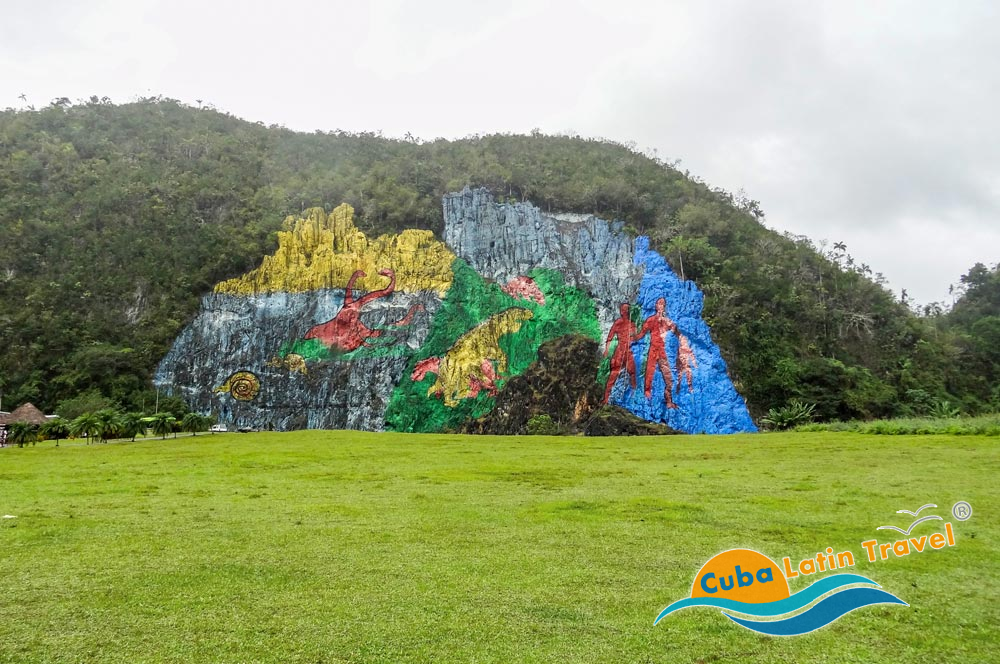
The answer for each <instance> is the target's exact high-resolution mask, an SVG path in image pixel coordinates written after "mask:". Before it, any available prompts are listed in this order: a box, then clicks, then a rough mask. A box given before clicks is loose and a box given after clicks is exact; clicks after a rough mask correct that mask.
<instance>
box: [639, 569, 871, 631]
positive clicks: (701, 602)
mask: <svg viewBox="0 0 1000 664" xmlns="http://www.w3.org/2000/svg"><path fill="white" fill-rule="evenodd" d="M854 583H867V584H871V585H873V586H875V587H877V588H881V587H882V586H880V585H879V584H877V583H875V582H874V581H872V580H871V579H866V578H865V577H863V576H859V575H857V574H834V575H833V576H827V577H824V578H822V579H820V580H819V581H817V582H816V583H814V584H812V585H810V586H809V587H807V588H803V589H802V590H800V591H799V592H797V593H795V594H794V595H791V596H790V597H786V598H785V599H780V600H778V601H776V602H765V603H762V604H754V603H751V602H738V601H736V600H734V599H722V598H715V597H689V598H686V599H682V600H678V601H676V602H674V603H673V604H671V605H670V606H668V607H667V608H665V609H663V611H661V612H660V615H658V616H656V620H655V621H654V622H653V624H654V625H656V624H657V623H659V622H660V621H661V620H663V618H665V617H666V616H667V615H669V614H671V613H673V612H674V611H677V610H680V609H685V608H687V607H689V606H711V607H715V608H717V609H726V610H728V611H733V612H735V613H743V614H745V615H748V616H755V617H757V618H764V617H772V616H781V615H784V614H786V613H792V612H793V611H798V610H799V609H801V608H802V607H804V606H808V605H809V604H812V603H813V602H814V601H815V600H816V598H817V597H819V596H820V595H825V594H826V593H828V592H830V591H831V590H836V589H837V588H842V587H844V586H848V585H851V584H854Z"/></svg>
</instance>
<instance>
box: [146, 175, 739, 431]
mask: <svg viewBox="0 0 1000 664" xmlns="http://www.w3.org/2000/svg"><path fill="white" fill-rule="evenodd" d="M443 213H444V221H445V224H444V227H445V238H444V240H445V241H444V242H440V241H437V240H435V239H434V237H433V236H432V235H431V234H430V233H429V232H426V231H415V230H407V231H403V232H402V233H399V234H398V235H385V236H381V237H379V238H376V239H375V240H370V239H369V238H367V237H366V236H365V235H364V234H363V233H361V232H360V231H359V230H358V229H357V228H356V227H355V226H354V223H353V210H352V209H351V208H350V206H347V205H342V206H340V207H338V208H337V209H336V210H334V211H333V212H332V213H330V214H326V213H325V212H324V211H322V210H318V209H314V210H309V211H307V212H306V213H305V214H304V215H303V216H302V217H298V218H295V217H290V218H289V219H287V220H286V222H285V226H284V230H283V231H281V232H280V233H279V235H278V244H279V246H278V249H277V251H276V252H275V253H274V254H273V255H271V256H267V257H265V258H264V259H263V261H262V263H261V265H260V267H258V268H257V269H255V270H252V271H251V272H249V273H247V274H246V275H243V276H242V277H238V278H235V279H231V280H228V281H225V282H222V283H220V284H219V285H218V286H217V287H216V288H215V292H213V293H211V294H209V295H207V296H205V298H204V300H203V302H202V308H201V311H200V312H199V314H198V316H197V317H196V318H195V320H194V321H193V322H192V323H191V324H190V325H189V326H188V327H187V328H186V329H185V330H184V332H183V333H182V334H181V335H180V336H179V337H178V339H177V340H176V342H175V343H174V346H173V348H172V349H171V350H170V352H169V353H168V354H167V356H166V357H165V358H164V359H163V361H162V362H161V364H160V367H159V369H158V371H157V375H156V379H155V380H156V382H157V384H158V385H160V386H162V387H163V388H165V389H166V390H167V391H169V392H176V393H179V394H181V395H183V396H184V397H185V399H186V400H187V401H188V402H189V403H190V404H191V406H192V408H194V409H195V410H197V411H199V412H203V413H206V414H207V413H213V414H215V415H216V416H217V417H218V418H219V419H220V420H221V421H223V422H227V423H231V424H233V425H236V426H252V427H257V428H275V429H282V430H284V429H294V428H304V427H308V428H354V429H369V430H379V429H382V428H383V427H385V428H391V429H395V430H398V431H441V430H445V429H457V428H460V427H462V426H463V425H464V424H465V423H467V422H469V421H471V420H475V419H477V418H483V417H484V416H489V415H490V414H491V413H492V412H493V411H494V410H495V409H496V408H497V404H498V401H497V400H498V399H501V402H502V403H507V402H509V403H511V404H513V403H515V402H518V399H521V398H522V397H524V395H526V394H528V393H529V392H530V393H532V394H533V393H534V392H535V391H537V390H535V386H536V384H539V381H543V378H544V377H543V376H541V374H539V375H538V376H535V374H532V373H529V376H528V378H527V379H525V380H524V381H518V376H521V375H523V374H525V372H526V371H528V370H529V368H530V367H533V368H532V369H531V371H533V372H535V373H538V372H539V371H540V369H539V367H542V365H545V366H549V367H551V366H553V363H558V362H565V363H567V364H577V365H578V366H580V367H590V368H588V369H587V370H586V373H590V374H591V375H592V379H591V380H592V382H591V384H590V386H589V387H587V386H580V385H577V386H576V387H574V391H575V392H579V393H580V394H581V395H586V396H585V397H584V399H585V401H586V402H587V403H586V404H585V405H586V410H588V411H589V410H590V409H593V408H594V407H596V406H597V405H598V404H599V403H600V402H602V401H604V402H607V403H611V404H615V405H618V406H621V407H623V408H625V409H627V410H628V411H630V412H631V413H634V414H636V415H638V416H640V417H642V418H644V419H646V420H648V421H652V422H660V423H666V424H669V425H670V427H672V428H673V429H677V430H681V431H687V432H712V433H721V432H731V431H751V430H753V423H752V422H751V421H750V418H749V415H748V414H747V412H746V407H745V405H744V403H743V401H742V399H741V398H740V396H739V394H737V393H736V390H735V389H734V388H733V386H732V383H731V382H730V381H729V378H728V376H727V374H726V367H725V363H724V362H723V361H722V357H721V355H720V354H719V351H718V348H717V347H716V346H715V344H714V343H713V342H712V339H711V334H710V331H709V329H708V326H707V325H705V323H704V322H703V321H702V319H701V305H702V295H701V292H700V291H699V290H698V289H697V288H696V287H695V286H694V284H693V283H691V282H685V281H682V280H681V279H679V278H678V277H677V276H676V275H674V274H673V272H672V271H671V269H670V267H669V265H668V264H667V262H666V261H665V260H664V259H663V257H662V256H660V255H659V254H657V253H656V252H655V251H652V250H651V249H650V247H649V243H648V240H647V239H646V238H637V239H634V240H633V239H632V238H630V237H629V236H628V235H626V234H625V233H624V231H623V230H622V224H620V223H611V222H607V221H604V220H602V219H598V218H596V217H593V216H586V215H571V214H545V213H542V212H541V211H540V210H539V209H538V208H536V207H534V206H533V205H531V204H529V203H515V204H502V203H497V202H496V201H495V200H494V199H493V198H492V196H491V195H490V194H489V192H487V191H486V190H483V189H475V190H473V189H466V190H464V191H462V192H460V193H455V194H449V195H447V196H445V197H444V199H443ZM572 334H575V335H581V336H582V337H583V338H584V339H589V340H590V342H588V343H589V344H590V345H589V346H587V347H588V350H587V351H586V354H587V357H560V356H559V355H560V351H559V349H560V348H563V347H564V344H560V343H554V344H553V343H552V342H554V341H555V340H558V339H560V338H561V337H564V336H566V335H572ZM546 343H548V344H549V346H546V348H548V349H549V350H547V351H546V352H545V353H543V357H542V359H541V364H538V362H539V349H540V348H541V347H542V346H543V344H546ZM571 346H572V348H573V349H574V350H572V352H571V354H573V355H575V354H578V353H579V352H581V351H580V350H579V349H580V348H583V347H584V346H586V344H583V345H581V344H580V343H575V344H571ZM595 349H596V351H597V352H596V353H595ZM601 356H603V359H602V357H601ZM595 367H597V368H596V370H595ZM542 373H545V372H542ZM556 373H558V372H555V373H552V374H551V375H556ZM576 373H577V374H578V373H579V372H576ZM574 375H576V374H574ZM532 376H534V378H532ZM576 378H579V376H576ZM543 382H544V381H543ZM577 382H578V381H577ZM519 385H520V386H521V387H518V386H519ZM574 385H575V383H574ZM577 388H579V389H577ZM505 392H506V394H508V395H519V396H517V398H514V399H513V400H511V399H507V400H506V401H504V399H505V397H502V395H503V394H504V393H505ZM601 393H603V394H604V397H603V398H601V397H600V394H601ZM522 400H523V399H522ZM536 405H537V404H536ZM576 405H577V404H576V402H574V408H575V406H576ZM506 407H507V406H503V408H506ZM511 407H514V406H511ZM518 407H519V406H518ZM540 407H541V406H540ZM560 408H562V409H563V410H565V409H564V408H563V407H562V406H560ZM514 414H515V413H507V414H506V415H505V414H504V413H501V412H497V413H496V416H495V417H493V418H492V419H490V418H489V417H487V418H486V419H484V420H482V421H483V422H495V423H497V424H496V426H500V427H501V428H503V427H507V428H510V427H515V428H518V427H520V426H521V424H523V423H520V419H521V418H520V417H519V416H518V417H517V418H514V419H511V416H512V415H514ZM515 419H516V420H517V422H515V421H514V420H515ZM504 422H506V424H504ZM491 426H492V425H491Z"/></svg>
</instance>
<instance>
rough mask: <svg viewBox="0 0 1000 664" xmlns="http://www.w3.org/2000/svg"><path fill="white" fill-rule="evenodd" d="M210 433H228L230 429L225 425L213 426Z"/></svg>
mask: <svg viewBox="0 0 1000 664" xmlns="http://www.w3.org/2000/svg"><path fill="white" fill-rule="evenodd" d="M209 431H211V432H212V433H226V432H227V431H229V427H227V426H226V425H225V424H213V425H212V428H211V429H209Z"/></svg>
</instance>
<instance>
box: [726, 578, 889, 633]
mask: <svg viewBox="0 0 1000 664" xmlns="http://www.w3.org/2000/svg"><path fill="white" fill-rule="evenodd" d="M810 587H811V586H810ZM872 604H902V605H903V606H909V604H907V603H906V602H904V601H903V600H901V599H899V598H898V597H896V596H895V595H893V594H891V593H887V592H886V591H884V590H879V589H877V588H848V589H847V590H841V591H840V592H838V593H837V594H835V595H831V596H830V597H827V598H826V599H824V600H823V601H822V602H820V603H819V604H817V605H816V606H814V607H812V608H811V609H809V610H808V611H804V612H803V613H800V614H798V615H797V616H792V617H791V618H785V619H784V620H772V621H759V620H745V619H743V618H735V617H733V616H731V615H729V614H728V613H723V615H724V616H726V617H727V618H729V619H730V620H732V621H733V622H734V623H737V624H739V625H742V626H743V627H746V628H747V629H750V630H753V631H755V632H758V633H760V634H767V635H769V636H798V635H800V634H807V633H809V632H812V631H814V630H817V629H819V628H820V627H824V626H826V625H829V624H830V623H832V622H833V621H834V620H837V619H838V618H840V617H841V616H844V615H847V614H848V613H850V612H851V611H853V610H855V609H860V608H861V607H863V606H870V605H872Z"/></svg>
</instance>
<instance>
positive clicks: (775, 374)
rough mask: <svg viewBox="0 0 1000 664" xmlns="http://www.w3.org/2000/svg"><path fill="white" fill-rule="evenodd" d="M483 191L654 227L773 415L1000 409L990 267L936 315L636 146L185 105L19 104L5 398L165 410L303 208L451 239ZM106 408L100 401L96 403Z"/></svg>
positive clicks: (11, 185) (973, 275)
mask: <svg viewBox="0 0 1000 664" xmlns="http://www.w3.org/2000/svg"><path fill="white" fill-rule="evenodd" d="M467 184H469V185H483V186H486V187H489V188H490V189H491V190H492V191H493V192H494V193H495V194H497V195H499V196H503V197H511V198H516V199H525V200H530V201H532V202H534V203H535V204H537V205H539V206H540V207H542V208H543V209H546V210H560V211H576V212H593V213H597V214H599V215H601V216H603V217H605V218H618V219H622V220H624V221H626V222H627V223H628V225H629V226H630V228H631V229H632V230H633V231H634V232H637V233H644V234H648V235H649V236H650V237H651V238H652V240H653V242H654V244H655V246H656V247H657V248H658V249H659V250H661V251H662V252H664V253H665V254H666V255H667V256H668V258H669V259H670V260H671V262H672V263H673V264H674V265H675V268H676V269H677V270H678V271H683V273H684V275H685V276H686V277H688V278H692V279H694V280H695V281H696V282H697V283H698V284H699V285H700V286H701V288H702V289H703V290H704V291H705V293H706V296H707V297H706V309H705V315H706V318H707V320H708V323H709V324H710V325H711V326H712V327H713V330H714V334H715V337H716V339H717V341H718V342H719V344H720V346H721V348H722V350H723V353H724V355H725V357H726V359H727V361H728V362H729V367H730V372H731V374H732V376H733V378H734V380H735V381H736V384H737V387H738V389H740V391H741V392H742V393H743V394H744V395H745V396H746V397H747V399H748V402H749V404H750V407H751V411H752V413H753V414H754V415H755V416H758V417H759V416H761V415H763V414H765V413H766V412H767V411H768V409H770V408H775V407H781V406H783V405H785V404H787V403H788V402H790V401H791V400H793V399H798V400H800V401H802V402H807V403H810V404H815V416H816V417H817V418H818V419H845V420H846V419H852V418H871V417H876V416H887V415H908V414H920V413H923V412H927V411H928V410H929V409H931V408H933V407H934V406H935V404H939V403H941V402H943V401H949V402H950V403H953V404H956V405H957V406H958V407H960V408H961V409H962V410H963V411H965V412H980V411H984V410H989V409H991V408H992V409H995V408H996V407H997V405H998V401H1000V395H998V393H997V390H996V389H995V388H992V387H991V386H992V385H995V384H996V382H997V378H998V375H1000V374H998V367H1000V357H998V351H997V349H998V348H1000V343H998V342H1000V276H998V271H997V270H996V269H994V270H992V271H990V270H989V269H987V268H985V267H984V266H976V267H975V268H973V270H971V271H970V273H969V274H968V275H966V277H963V286H964V287H965V288H966V289H967V292H966V293H965V295H964V296H963V297H962V299H960V300H959V301H958V303H957V304H956V306H955V308H954V312H953V313H951V314H948V315H945V314H943V313H941V312H940V311H939V310H934V309H931V310H928V311H927V312H924V313H925V314H926V315H923V316H918V315H915V314H914V312H911V311H910V310H909V309H908V308H907V306H906V305H905V304H904V303H901V302H899V301H897V300H896V299H895V298H894V297H893V295H892V294H890V293H889V292H888V291H887V290H886V289H885V288H884V286H883V283H882V280H881V278H880V277H879V275H877V274H875V275H873V274H872V270H871V268H869V266H867V265H857V264H855V262H854V261H853V259H852V258H851V257H850V256H849V255H848V254H847V251H846V247H844V245H843V244H842V243H836V244H834V245H833V248H832V249H830V250H829V251H827V250H825V247H821V248H820V249H817V247H816V246H814V245H813V243H812V242H811V241H810V240H808V239H807V238H803V237H791V236H782V235H779V234H777V233H775V232H773V231H771V230H769V229H767V228H766V227H765V226H764V225H763V224H762V221H763V212H762V211H761V209H760V206H759V205H758V203H757V202H756V201H752V200H746V199H743V198H741V197H734V196H732V195H731V194H728V193H726V192H723V191H719V190H715V189H712V188H710V187H708V186H706V185H705V184H703V183H701V182H699V181H697V180H696V179H692V178H691V177H688V176H687V175H686V174H684V173H681V172H679V171H677V170H676V169H674V168H672V167H671V166H670V165H667V164H664V163H662V162H660V161H657V160H655V159H651V158H649V157H646V156H644V155H642V154H639V153H637V152H636V151H635V150H634V149H632V148H631V147H630V146H623V145H618V144H613V143H608V142H603V141H599V140H584V139H580V138H575V137H567V136H543V135H540V134H533V135H531V136H510V135H495V136H475V137H469V138H467V139H463V140H458V141H446V140H443V139H439V140H434V141H430V142H420V141H417V140H394V139H386V138H383V137H381V136H380V135H378V134H360V135H354V134H347V133H344V132H333V133H315V134H302V133H296V132H292V131H289V130H287V129H284V128H281V127H265V126H263V125H261V124H253V123H249V122H245V121H243V120H240V119H237V118H234V117H231V116H229V115H226V114H223V113H219V112H216V111H212V110H199V109H194V108H190V107H186V106H184V105H181V104H178V103H176V102H173V101H170V100H161V99H148V100H143V101H140V102H137V103H132V104H126V105H114V104H111V103H109V102H108V101H107V100H101V99H97V98H92V99H91V100H90V101H88V102H86V103H80V104H76V105H73V104H70V103H69V102H68V100H59V101H57V102H54V103H53V104H51V105H50V106H48V107H46V108H44V109H42V110H40V111H14V110H8V111H5V112H0V301H2V302H3V306H2V308H0V390H2V392H3V394H4V402H5V403H7V404H17V403H21V402H23V401H32V402H34V403H36V404H37V405H39V406H40V407H42V408H44V409H46V410H49V411H51V410H52V409H54V408H56V407H57V406H58V405H59V404H61V403H62V402H64V401H65V400H67V399H72V398H78V396H79V395H80V394H82V393H85V392H87V391H88V390H90V391H96V394H97V395H98V396H99V397H102V398H104V399H107V400H109V401H110V402H112V403H113V404H115V405H117V406H120V407H121V408H123V409H124V410H144V411H145V410H148V409H149V404H150V403H151V402H152V400H153V399H154V398H155V395H154V394H153V393H152V392H151V388H150V383H149V377H150V375H151V372H152V370H153V369H154V367H155V366H156V364H157V362H158V361H159V359H160V358H161V357H162V356H163V354H164V353H165V352H166V350H167V348H168V347H169V345H170V343H171V342H172V340H173V339H174V337H175V336H176V335H177V333H178V332H179V331H180V330H181V328H182V327H183V325H184V324H185V323H186V322H187V321H189V320H190V319H191V318H192V316H193V315H194V313H195V311H196V309H197V306H198V298H199V297H200V296H201V295H202V294H204V293H205V292H207V291H208V290H209V289H210V288H211V287H212V286H213V285H214V284H215V283H216V282H218V281H220V280H222V279H225V278H228V277H233V276H237V275H239V274H241V273H242V272H244V271H246V270H248V269H250V268H251V267H253V266H255V265H256V264H257V263H258V262H259V261H260V258H261V256H262V255H264V254H265V253H266V252H268V251H271V250H272V249H273V245H274V235H273V233H274V231H275V230H277V229H278V228H279V227H280V224H281V221H282V219H283V218H284V216H285V215H286V214H289V213H293V212H300V211H301V210H303V209H305V208H307V207H311V206H323V207H325V208H327V209H331V208H332V207H334V206H335V205H337V204H339V203H341V202H347V203H350V204H351V205H353V206H354V207H355V209H356V210H357V213H358V223H359V225H360V227H361V228H362V230H364V231H365V232H366V233H368V234H369V235H377V234H379V233H382V232H389V231H395V230H398V229H402V228H406V227H414V226H415V227H421V228H430V229H432V230H434V231H436V232H440V231H441V226H442V217H441V203H440V197H441V195H442V194H444V193H446V192H449V191H454V190H457V189H461V188H462V187H463V186H464V185H467ZM92 394H93V392H92Z"/></svg>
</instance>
